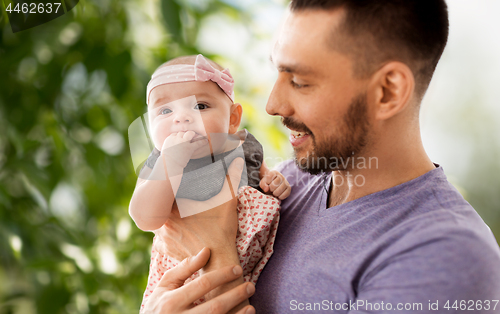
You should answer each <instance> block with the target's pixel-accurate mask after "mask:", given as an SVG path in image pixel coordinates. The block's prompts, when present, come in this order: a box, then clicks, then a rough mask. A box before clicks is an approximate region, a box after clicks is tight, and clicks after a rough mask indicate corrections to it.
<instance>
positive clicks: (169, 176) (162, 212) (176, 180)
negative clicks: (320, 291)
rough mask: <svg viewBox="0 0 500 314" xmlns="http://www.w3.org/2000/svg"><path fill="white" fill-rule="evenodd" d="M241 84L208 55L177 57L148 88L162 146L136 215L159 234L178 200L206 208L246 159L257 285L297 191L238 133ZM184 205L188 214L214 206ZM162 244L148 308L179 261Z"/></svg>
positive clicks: (243, 244)
mask: <svg viewBox="0 0 500 314" xmlns="http://www.w3.org/2000/svg"><path fill="white" fill-rule="evenodd" d="M233 86H234V80H233V78H232V77H231V74H230V73H229V70H228V69H224V70H223V69H222V67H221V66H219V65H218V64H217V63H215V62H213V61H211V60H208V59H206V58H204V57H203V56H202V55H198V56H196V57H195V56H186V57H180V58H176V59H173V60H170V61H169V62H167V63H165V64H164V65H162V66H160V67H159V68H158V69H157V70H156V71H155V73H154V74H153V76H152V79H151V81H150V82H149V84H148V91H147V104H148V117H149V126H150V135H151V138H152V140H153V143H154V145H155V148H154V150H153V152H152V153H151V155H150V156H149V158H148V160H147V161H146V162H145V164H144V167H143V169H142V170H141V173H140V175H139V178H138V180H137V185H136V188H135V191H134V194H133V196H132V199H131V201H130V207H129V212H130V215H131V216H132V218H133V219H134V221H135V223H136V224H137V226H138V227H139V228H140V229H142V230H149V231H152V230H156V229H159V228H160V227H162V226H163V224H164V223H165V222H166V221H167V219H168V218H169V215H170V213H171V210H172V208H173V206H174V202H175V200H176V199H183V198H189V199H193V200H197V201H201V203H200V204H203V201H206V200H208V199H210V198H212V197H213V196H215V195H217V194H219V193H220V191H221V189H222V186H223V184H224V179H225V177H226V172H227V167H229V165H230V164H231V162H232V161H233V160H234V159H236V158H238V157H242V158H243V159H244V160H245V167H244V169H243V174H242V180H241V182H240V185H239V186H240V188H239V189H238V191H237V197H238V206H237V210H238V218H239V219H238V221H239V226H238V233H237V237H236V246H237V250H238V255H239V257H240V263H241V266H242V268H243V276H244V280H245V281H252V282H253V283H255V282H256V281H257V279H258V276H259V275H260V272H261V271H262V269H263V267H264V266H265V264H266V263H267V261H268V260H269V257H270V256H271V254H272V252H273V243H274V242H273V241H274V236H275V234H276V229H277V225H278V222H279V212H278V210H279V204H280V200H283V199H285V198H286V197H288V195H289V194H290V191H291V188H290V185H289V184H288V182H287V181H286V179H285V178H284V177H283V175H282V174H280V173H279V172H278V171H276V170H270V169H268V168H267V166H266V165H265V163H264V162H263V152H262V146H261V145H260V143H259V142H258V141H257V140H256V139H255V138H254V137H253V136H252V135H251V134H250V133H248V132H247V131H246V130H242V131H238V127H239V124H240V121H241V116H242V107H241V105H240V104H238V103H234V92H233ZM157 161H158V162H157ZM262 192H264V193H265V194H264V193H262ZM176 203H177V205H178V209H179V213H180V216H181V217H186V216H189V215H194V214H196V213H199V212H201V211H203V210H209V209H210V208H201V209H200V206H196V207H197V208H181V206H180V205H179V204H180V201H179V202H176ZM155 241H157V238H156V237H155V238H154V239H153V242H155ZM154 247H155V245H154V243H153V249H152V258H151V265H150V274H149V279H148V286H147V289H146V291H145V293H144V298H143V304H142V307H141V309H142V308H143V307H144V304H145V302H146V300H147V298H148V296H149V295H151V293H152V291H153V290H154V288H155V287H156V285H157V283H158V282H159V280H160V279H161V277H162V275H163V274H164V273H165V272H166V271H167V270H168V269H170V268H172V267H175V266H176V265H177V263H178V261H176V260H174V259H173V258H171V257H168V256H165V255H163V254H160V253H159V252H157V251H156V250H155V248H154ZM194 278H196V276H195V275H193V276H192V277H191V278H189V279H188V280H187V281H191V280H193V279H194ZM203 301H204V300H203V299H200V300H198V301H197V303H198V304H199V303H201V302H203Z"/></svg>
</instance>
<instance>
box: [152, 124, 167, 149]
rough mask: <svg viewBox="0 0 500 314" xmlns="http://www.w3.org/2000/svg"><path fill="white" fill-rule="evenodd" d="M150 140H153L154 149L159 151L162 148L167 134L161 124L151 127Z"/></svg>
mask: <svg viewBox="0 0 500 314" xmlns="http://www.w3.org/2000/svg"><path fill="white" fill-rule="evenodd" d="M151 133H152V134H151V138H152V139H153V143H154V145H155V147H156V148H157V149H158V150H161V147H162V146H163V142H164V141H165V139H166V138H167V136H168V132H167V130H166V128H165V126H162V125H161V124H156V125H153V127H152V129H151Z"/></svg>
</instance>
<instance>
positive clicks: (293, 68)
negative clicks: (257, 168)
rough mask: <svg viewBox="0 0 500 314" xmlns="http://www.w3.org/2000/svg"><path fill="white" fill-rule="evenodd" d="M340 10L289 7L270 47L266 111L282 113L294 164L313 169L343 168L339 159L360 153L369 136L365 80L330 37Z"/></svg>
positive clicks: (344, 160)
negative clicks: (271, 79)
mask: <svg viewBox="0 0 500 314" xmlns="http://www.w3.org/2000/svg"><path fill="white" fill-rule="evenodd" d="M342 14H343V11H342V10H335V11H324V10H307V11H301V12H295V13H292V14H291V15H290V16H289V17H288V19H287V20H286V22H285V24H284V26H283V29H282V31H281V33H280V35H279V37H278V41H277V42H276V45H275V47H274V50H273V52H272V60H273V63H274V64H275V66H276V67H277V68H278V71H279V75H278V79H277V81H276V83H275V85H274V88H273V91H272V93H271V96H270V98H269V102H268V104H267V107H266V111H267V112H268V113H269V114H272V115H280V116H282V117H283V119H282V122H283V124H284V125H285V126H286V127H288V128H289V129H290V130H292V132H291V135H290V142H291V144H292V146H293V149H294V152H295V157H296V162H297V164H298V165H299V166H300V167H301V168H302V169H303V170H305V171H308V172H310V173H312V174H317V173H320V172H322V171H329V170H338V169H346V168H348V166H347V167H345V166H342V163H344V164H345V163H346V162H348V160H347V158H349V157H353V156H359V154H361V153H362V151H363V148H364V147H365V145H366V142H367V137H368V131H369V126H370V123H369V120H368V109H367V103H366V102H367V100H366V93H365V91H366V83H364V82H363V81H360V80H358V79H354V77H353V72H352V68H353V66H352V65H353V64H352V60H351V59H350V58H349V57H348V56H346V55H342V54H340V53H338V52H336V51H335V50H333V48H331V47H330V43H329V40H331V39H330V38H331V37H332V32H334V31H336V30H335V27H336V25H338V24H339V22H340V20H341V18H342ZM335 161H336V162H335Z"/></svg>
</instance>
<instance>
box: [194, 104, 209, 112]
mask: <svg viewBox="0 0 500 314" xmlns="http://www.w3.org/2000/svg"><path fill="white" fill-rule="evenodd" d="M207 108H208V106H207V105H205V104H202V103H199V104H196V106H194V109H198V110H203V109H207Z"/></svg>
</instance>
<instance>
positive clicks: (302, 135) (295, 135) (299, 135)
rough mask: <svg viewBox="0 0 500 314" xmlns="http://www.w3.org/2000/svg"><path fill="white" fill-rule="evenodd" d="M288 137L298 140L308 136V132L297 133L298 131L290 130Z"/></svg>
mask: <svg viewBox="0 0 500 314" xmlns="http://www.w3.org/2000/svg"><path fill="white" fill-rule="evenodd" d="M290 131H291V132H290V135H291V136H293V137H294V138H295V139H299V138H301V137H304V136H306V135H309V134H310V133H309V132H298V131H294V130H290Z"/></svg>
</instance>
